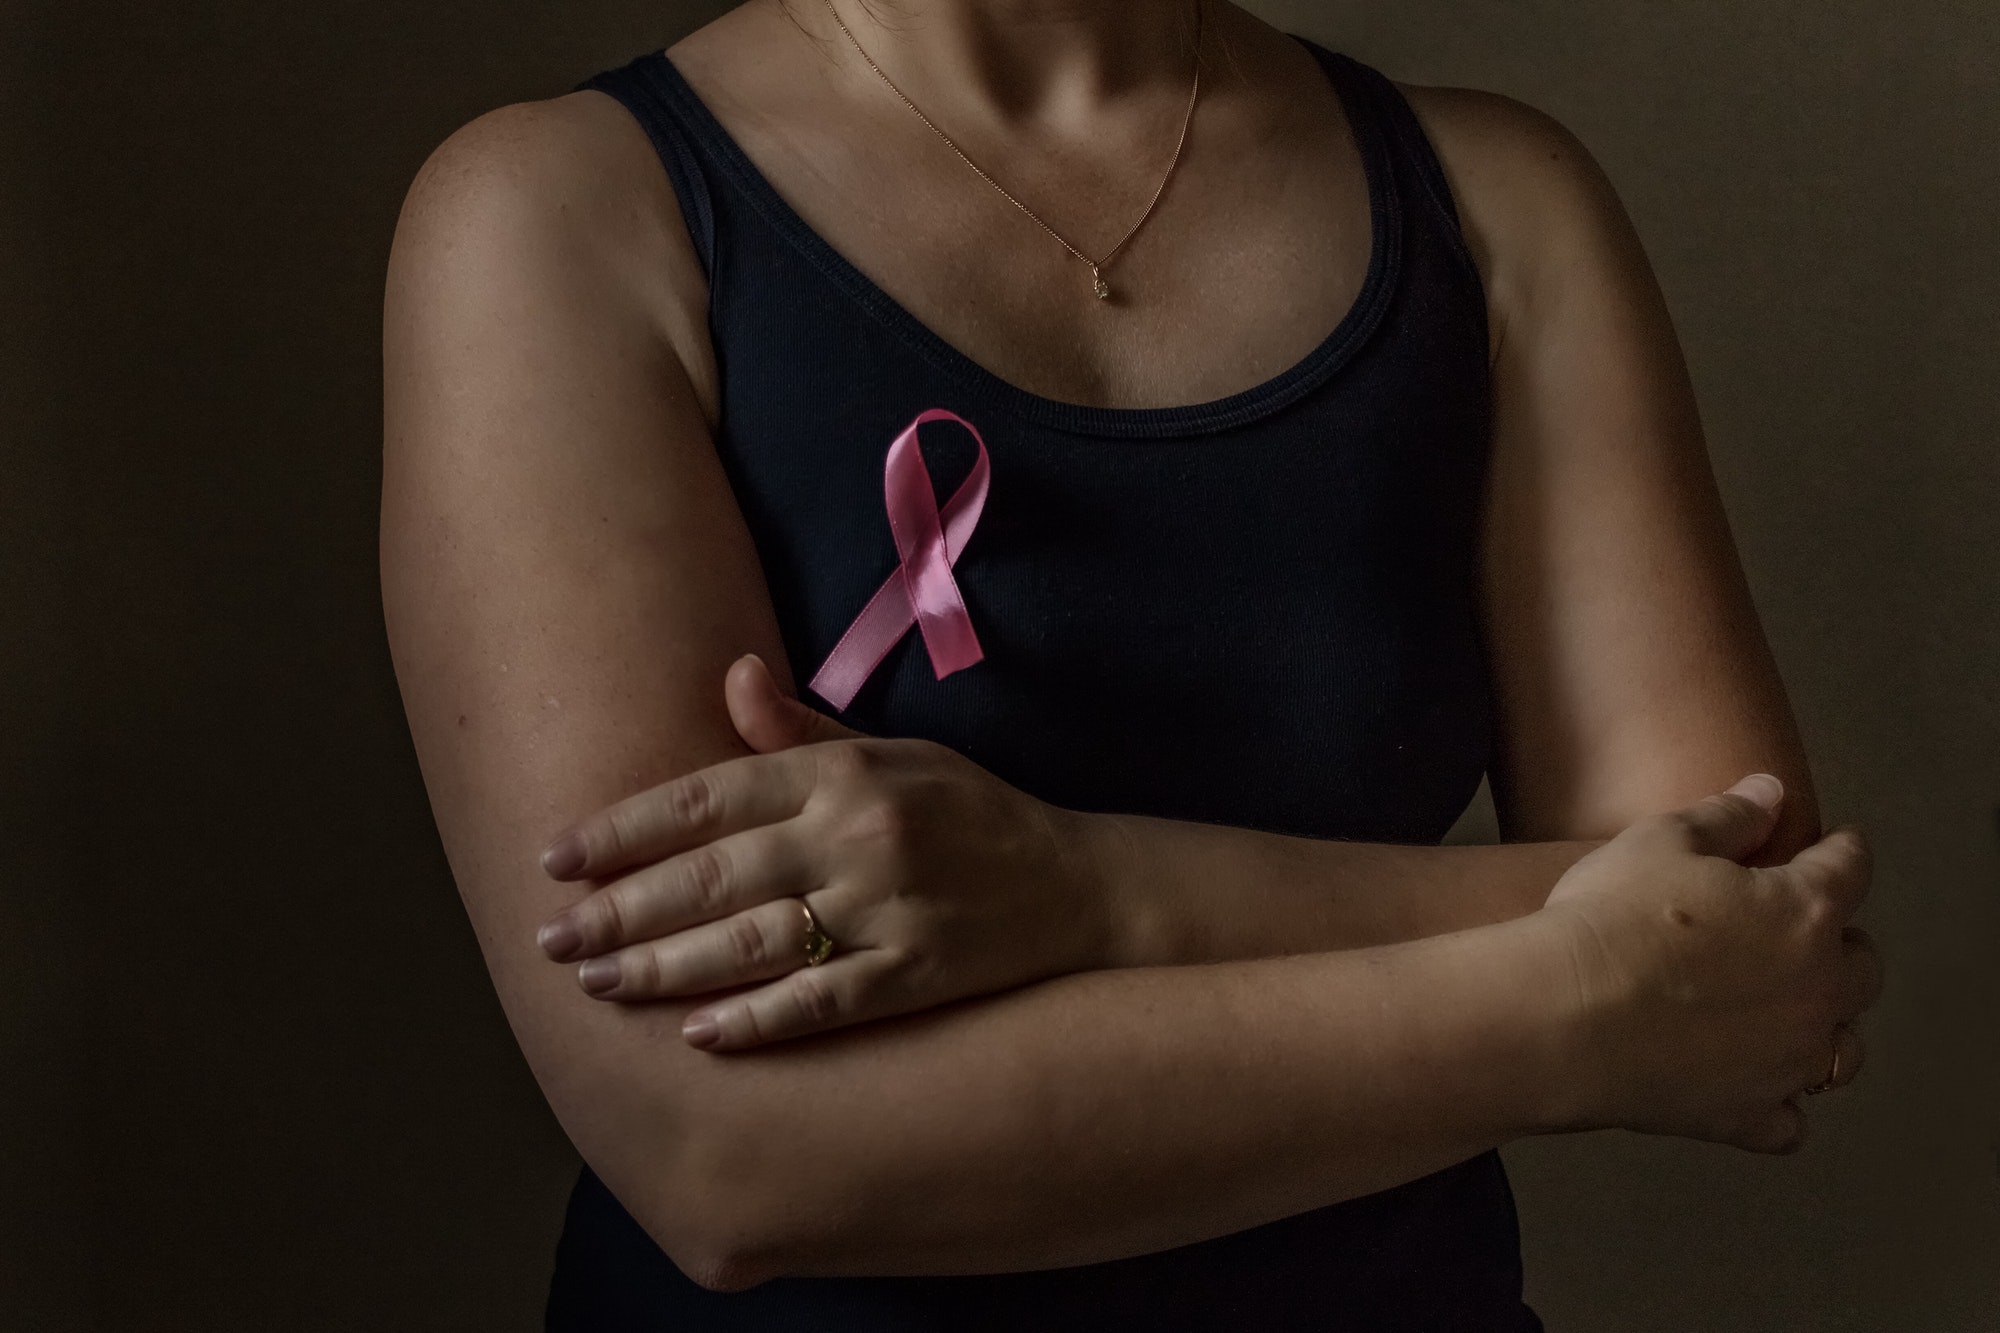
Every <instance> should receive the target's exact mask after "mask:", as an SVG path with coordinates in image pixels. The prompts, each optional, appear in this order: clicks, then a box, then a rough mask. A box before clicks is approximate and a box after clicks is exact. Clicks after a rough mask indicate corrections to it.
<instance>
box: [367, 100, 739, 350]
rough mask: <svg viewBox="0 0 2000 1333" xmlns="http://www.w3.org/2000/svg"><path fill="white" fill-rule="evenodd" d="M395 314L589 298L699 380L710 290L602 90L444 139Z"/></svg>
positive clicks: (539, 305)
mask: <svg viewBox="0 0 2000 1333" xmlns="http://www.w3.org/2000/svg"><path fill="white" fill-rule="evenodd" d="M387 298H388V318H389V320H390V323H391V325H394V324H395V323H396V321H397V320H398V319H399V317H400V318H403V319H405V320H411V319H415V320H420V322H422V323H424V324H426V325H430V326H440V325H441V326H443V327H444V328H446V329H448V328H449V327H450V326H451V325H452V324H455V323H461V322H463V321H465V320H468V319H473V320H476V319H480V318H485V317H487V316H489V315H490V314H491V313H492V312H493V310H494V308H495V307H497V306H506V307H510V308H513V309H516V310H519V309H522V308H528V309H547V308H549V307H550V306H573V305H576V304H578V303H580V302H585V301H587V302H590V303H592V304H593V308H594V309H596V310H597V311H598V312H600V314H601V316H602V317H603V318H605V319H612V320H622V321H625V322H628V323H629V324H630V325H631V326H632V327H634V328H643V329H646V330H648V331H650V332H651V333H654V334H658V335H660V336H663V337H665V338H666V339H667V341H668V342H669V343H670V344H671V345H672V347H673V349H674V350H675V351H676V352H677V353H678V354H679V355H680V357H681V359H682V361H683V362H684V364H687V365H688V367H689V370H690V373H691V374H694V375H695V376H696V378H697V379H699V378H700V376H699V374H698V373H697V367H698V366H699V364H700V363H701V362H702V361H703V360H704V359H705V358H707V357H708V356H710V355H712V353H711V352H710V350H709V349H708V347H707V344H706V328H705V314H704V312H705V309H706V301H707V281H706V278H705V276H704V275H703V273H702V270H701V265H700V261H699V259H698V258H697V257H696V254H695V251H694V246H693V242H692V240H691V239H690V238H689V236H688V232H687V228H686V226H685V224H684V223H683V221H682V219H681V212H680V207H679V204H678V202H677V200H676V198H675V196H674V192H673V188H672V186H671V184H670V183H669V181H668V179H667V176H666V172H665V170H664V168H663V167H662V165H661V163H660V161H659V158H658V155H657V154H656V152H655V150H654V148H653V146H652V143H651V141H650V140H649V139H648V137H647V135H646V133H645V131H644V130H643V129H642V128H641V127H640V126H639V124H638V122H637V121H636V120H634V119H633V118H632V116H631V114H630V113H629V112H627V111H626V110H625V108H624V107H622V106H620V105H619V104H618V103H617V102H616V101H615V100H614V99H612V98H610V97H608V96H606V95H604V94H602V93H597V92H578V93H570V94H567V95H564V96H561V97H556V98H552V99H549V100H547V101H540V102H522V103H517V104H514V105H510V106H504V107H500V108H498V109H497V110H494V111H489V112H487V113H485V114H484V115H481V116H479V117H478V118H477V119H475V120H473V121H471V122H470V123H468V124H466V125H465V126H463V127H461V128H460V129H458V130H457V131H455V132H454V133H452V134H451V135H450V136H449V137H447V138H446V139H445V140H444V142H443V143H441V144H440V145H439V146H438V147H437V148H436V149H435V150H434V151H433V152H432V153H431V154H430V156H429V158H428V159H427V160H426V161H425V162H424V164H423V166H422V168H421V169H420V170H419V171H418V172H417V174H416V177H415V179H414V180H413V181H412V182H411V185H410V188H409V191H408V193H407V195H406V196H405V198H404V201H403V207H402V211H401V214H400V215H399V217H398V219H397V223H396V235H395V241H394V244H393V246H392V248H391V252H390V262H389V272H388V292H387Z"/></svg>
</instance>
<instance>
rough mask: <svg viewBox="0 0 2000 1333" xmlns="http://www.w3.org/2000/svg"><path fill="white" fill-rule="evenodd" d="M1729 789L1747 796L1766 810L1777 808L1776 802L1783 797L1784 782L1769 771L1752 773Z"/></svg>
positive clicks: (1735, 793)
mask: <svg viewBox="0 0 2000 1333" xmlns="http://www.w3.org/2000/svg"><path fill="white" fill-rule="evenodd" d="M1729 790H1730V792H1731V793H1732V794H1734V795H1737V796H1747V797H1749V798H1750V799H1751V800H1752V801H1755V802H1756V803H1757V804H1758V805H1761V806H1763V807H1764V808H1765V809H1766V810H1775V809H1777V808H1778V802H1779V801H1782V800H1783V799H1784V798H1785V784H1784V783H1782V782H1780V781H1778V780H1777V779H1776V778H1775V777H1772V776H1771V775H1770V774H1769V773H1752V774H1751V775H1750V776H1749V777H1747V778H1745V779H1743V781H1741V782H1739V783H1737V784H1736V785H1735V786H1734V787H1731V788H1730V789H1729Z"/></svg>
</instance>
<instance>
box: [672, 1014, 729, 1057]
mask: <svg viewBox="0 0 2000 1333" xmlns="http://www.w3.org/2000/svg"><path fill="white" fill-rule="evenodd" d="M681 1036H682V1037H684V1038H686V1039H687V1044H688V1045H690V1046H699V1047H700V1048H701V1049H702V1050H704V1051H705V1050H707V1049H708V1048H709V1047H711V1046H713V1045H715V1043H716V1042H718V1041H720V1040H722V1029H721V1028H720V1027H718V1026H716V1022H715V1020H714V1019H713V1018H710V1017H709V1016H708V1015H707V1014H689V1015H688V1017H687V1022H685V1023H683V1024H681Z"/></svg>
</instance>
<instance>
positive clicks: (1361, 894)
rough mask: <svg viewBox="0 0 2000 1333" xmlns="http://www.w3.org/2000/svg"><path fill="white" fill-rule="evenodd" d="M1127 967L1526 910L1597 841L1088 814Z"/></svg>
mask: <svg viewBox="0 0 2000 1333" xmlns="http://www.w3.org/2000/svg"><path fill="white" fill-rule="evenodd" d="M1076 837H1077V838H1078V840H1079V842H1080V843H1081V844H1083V845H1084V846H1085V847H1086V848H1087V849H1088V850H1087V855H1088V857H1089V859H1090V863H1091V866H1092V876H1093V878H1094V879H1095V881H1096V882H1097V883H1099V884H1100V885H1101V886H1102V888H1103V892H1104V895H1105V901H1106V908H1107V915H1108V917H1109V921H1110V925H1109V926H1108V928H1107V938H1108V939H1109V941H1110V943H1109V949H1110V951H1111V957H1110V960H1109V965H1111V966H1117V967H1147V966H1171V965H1174V964H1182V963H1201V962H1220V961H1224V960H1229V959H1247V958H1269V957H1277V956H1280V955H1285V954H1297V953H1312V952H1318V951H1323V950H1334V949H1356V948H1366V947H1370V946H1375V945H1384V944H1393V943H1397V942H1399V941H1404V940H1418V939H1425V938H1428V937H1430V936H1434V935H1442V934H1445V933H1447V932H1449V931H1455V930H1466V929H1470V928H1473V927H1478V926H1487V925H1493V924H1497V923H1499V922H1502V921H1510V920H1513V919H1515V918H1517V917H1522V916H1525V915H1527V914H1528V913H1530V912H1533V911H1535V910H1536V909H1537V908H1539V907H1540V906H1541V905H1542V904H1543V902H1544V901H1546V900H1547V898H1548V896H1549V890H1550V889H1551V888H1553V887H1554V885H1555V882H1556V881H1557V880H1558V879H1560V878H1561V877H1562V875H1563V872H1564V871H1566V870H1568V869H1569V868H1570V866H1572V865H1574V864H1575V863H1576V862H1577V861H1578V860H1580V859H1582V857H1583V856H1584V854H1585V853H1587V852H1589V851H1590V850H1591V849H1592V848H1594V847H1598V846H1601V845H1602V844H1601V843H1598V842H1537V843H1514V844H1503V845H1499V846H1477V847H1406V846H1395V845H1389V844H1383V843H1360V842H1340V841H1335V840H1329V839H1317V838H1295V837H1286V836H1283V835H1280V834H1275V833H1262V832H1257V831H1255V830H1250V829H1238V828H1226V827H1222V826H1219V825H1213V824H1199V823H1189V822H1183V821H1177V820H1167V819H1151V818H1146V817H1143V816H1136V815H1085V816H1082V817H1080V819H1079V821H1078V826H1077V833H1076Z"/></svg>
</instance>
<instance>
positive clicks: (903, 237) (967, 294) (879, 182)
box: [690, 60, 1374, 408]
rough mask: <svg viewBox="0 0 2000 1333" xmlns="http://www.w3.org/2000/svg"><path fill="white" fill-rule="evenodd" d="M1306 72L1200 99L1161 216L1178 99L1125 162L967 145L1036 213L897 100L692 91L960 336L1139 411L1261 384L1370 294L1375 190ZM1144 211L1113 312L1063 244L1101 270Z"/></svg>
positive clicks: (986, 363)
mask: <svg viewBox="0 0 2000 1333" xmlns="http://www.w3.org/2000/svg"><path fill="white" fill-rule="evenodd" d="M1304 64H1305V66H1306V67H1305V68H1302V69H1301V70H1299V71H1297V72H1296V77H1295V79H1294V80H1293V81H1292V82H1290V83H1287V84H1285V85H1284V86H1282V87H1280V88H1278V89H1275V90H1274V89H1270V88H1266V89H1261V90H1259V91H1258V92H1256V93H1255V94H1253V93H1251V92H1249V91H1247V90H1240V89H1237V90H1232V89H1231V88H1229V87H1228V86H1226V85H1225V86H1224V87H1223V88H1221V89H1220V90H1218V91H1216V92H1214V93H1212V94H1210V95H1208V96H1206V97H1204V98H1203V99H1201V100H1200V101H1199V102H1198V104H1197V108H1196V116H1195V118H1194V119H1193V120H1192V121H1191V122H1190V128H1189V134H1188V138H1187V140H1186V143H1185V146H1184V148H1183V150H1182V153H1181V156H1180V159H1179V162H1178V165H1177V166H1176V167H1175V169H1174V170H1173V173H1172V175H1171V177H1170V178H1169V179H1168V183H1167V187H1166V190H1165V192H1164V193H1163V194H1162V195H1161V196H1160V199H1159V202H1158V204H1157V206H1156V207H1155V208H1154V210H1153V212H1152V213H1151V214H1150V215H1149V216H1146V209H1147V205H1148V201H1149V200H1150V199H1151V197H1152V194H1153V192H1154V190H1155V189H1156V188H1157V187H1158V186H1159V184H1160V182H1161V180H1162V177H1163V173H1165V171H1166V168H1167V166H1168V163H1169V161H1170V159H1171V157H1172V149H1173V144H1174V134H1175V131H1176V130H1177V128H1178V119H1179V116H1178V111H1179V108H1178V107H1175V106H1172V105H1168V104H1165V103H1163V104H1162V105H1161V106H1160V107H1159V108H1158V110H1159V111H1160V113H1161V114H1160V115H1159V116H1157V117H1155V118H1154V119H1155V120H1156V121H1157V124H1154V125H1151V126H1150V127H1148V126H1146V125H1141V126H1140V127H1139V131H1135V132H1133V133H1132V134H1130V135H1128V136H1126V137H1125V138H1124V139H1123V140H1121V141H1120V142H1119V143H1118V144H1116V145H1113V146H1111V147H1108V148H1107V147H1103V146H1091V145H1083V146H1079V145H1077V144H1074V143H1072V144H1067V145H1065V144H1061V143H1055V142H1051V141H1049V140H1047V139H1045V138H1044V139H1038V138H1037V137H1036V136H1035V135H1034V134H1033V133H1032V132H1027V131H1023V132H1020V133H1018V134H1014V135H998V134H987V135H983V136H970V135H969V136H967V141H966V142H965V143H963V144H961V147H962V148H964V149H966V150H967V151H968V153H969V154H970V155H972V156H973V157H974V160H975V161H976V162H978V163H979V165H980V167H981V169H982V170H984V171H986V172H987V174H988V175H990V176H991V177H992V178H993V180H994V181H997V182H999V183H1000V184H1001V185H1003V186H1005V188H1006V191H1007V194H1011V195H1013V196H1014V199H1017V200H1019V201H1020V204H1021V205H1024V206H1025V207H1026V209H1027V210H1031V211H1032V213H1033V214H1034V215H1035V216H1034V217H1031V216H1029V213H1028V212H1024V211H1023V208H1022V207H1019V206H1017V205H1016V204H1015V203H1014V202H1012V201H1010V200H1009V198H1008V197H1007V195H1006V194H1003V193H1002V192H1001V191H1000V190H999V189H996V188H995V186H994V184H993V183H990V182H989V181H988V180H986V179H982V177H981V176H980V175H979V174H977V173H975V171H974V170H972V169H971V168H970V167H968V166H967V165H966V163H965V162H964V161H962V160H960V158H959V157H958V156H957V155H956V154H954V153H953V152H952V150H951V149H950V148H949V147H948V146H947V145H946V144H945V143H944V142H943V141H942V140H941V139H940V138H939V137H938V136H937V135H936V134H935V133H934V132H933V131H931V130H930V129H928V128H927V127H926V126H925V125H924V124H923V123H922V122H921V121H920V120H918V119H917V118H916V117H915V116H914V115H913V114H911V113H910V112H909V111H908V110H907V108H905V107H903V106H902V105H901V104H900V103H898V102H896V101H895V100H894V99H893V97H892V96H891V95H890V94H889V93H888V91H887V90H886V89H884V88H880V87H876V86H872V85H866V84H864V85H862V86H861V87H859V88H852V87H845V88H831V87H827V86H825V80H824V79H823V78H817V77H815V78H807V77H803V76H802V77H799V78H795V79H790V80H781V79H776V78H774V77H773V76H771V75H770V74H769V73H768V72H767V73H765V74H763V75H762V76H758V77H753V76H751V75H750V74H749V73H748V72H746V71H741V70H735V71H729V72H728V73H729V76H730V77H729V79H728V80H727V81H725V80H724V79H723V73H724V72H723V71H715V72H713V75H712V80H713V81H712V82H709V81H705V80H704V79H703V71H702V70H701V69H700V68H699V66H698V65H697V66H696V67H695V68H694V69H693V71H692V73H691V76H690V77H691V79H692V80H693V81H695V82H696V85H697V91H699V92H701V93H702V94H703V96H704V99H705V100H710V101H712V102H713V103H714V109H715V112H716V114H717V116H718V118H719V119H720V120H721V122H722V123H723V125H724V127H725V129H727V130H728V132H729V133H730V135H731V137H732V138H733V139H734V140H735V141H736V142H737V144H739V145H740V146H741V148H742V150H743V151H744V153H745V154H746V155H747V156H748V158H749V159H750V160H751V161H752V162H753V163H754V164H755V166H756V168H757V170H758V172H759V173H760V174H761V175H762V176H763V177H764V179H765V180H766V181H767V182H768V183H769V184H770V186H771V187H772V188H773V189H774V190H775V191H776V193H777V194H778V196H779V197H781V198H782V199H783V200H784V202H785V204H786V205H787V206H788V207H789V208H790V209H791V210H792V211H793V212H795V213H796V214H797V215H798V216H799V217H800V218H801V219H803V221H804V223H805V224H806V225H807V226H808V227H810V228H811V229H812V231H813V232H815V233H816V234H817V235H818V236H819V237H821V238H823V239H824V240H825V241H826V242H827V243H828V244H829V245H830V246H831V247H832V248H833V249H834V250H835V251H837V252H838V253H839V254H840V255H842V256H843V257H844V258H845V259H846V260H847V261H848V262H850V263H851V264H852V265H853V266H854V268H856V269H857V270H859V271H860V272H861V273H862V274H863V275H865V276H866V277H867V278H868V279H869V280H870V281H871V282H872V283H873V284H874V285H875V286H876V287H878V288H879V289H880V290H881V291H882V292H883V293H885V294H886V295H887V297H888V298H889V299H891V300H893V301H894V302H895V303H896V304H897V305H898V306H900V307H902V309H904V310H905V311H907V312H909V314H911V315H912V316H914V317H915V318H916V319H917V320H918V321H920V322H921V323H922V324H924V325H925V326H927V327H928V328H930V329H931V330H933V331H934V332H935V333H936V334H937V335H938V336H939V337H940V338H941V339H942V340H943V341H944V342H946V343H947V344H949V345H950V346H952V347H953V348H955V349H957V350H958V351H960V352H961V353H963V354H964V355H965V356H967V357H968V358H970V359H971V360H972V361H974V362H976V363H977V364H979V365H981V366H983V367H984V368H985V369H987V370H988V371H990V372H992V373H993V374H995V375H996V376H998V377H999V378H1001V379H1003V380H1006V381H1008V382H1010V383H1012V384H1015V385H1017V386H1019V387H1020V388H1022V389H1025V390H1027V391H1029V392H1031V393H1034V394H1037V395H1040V396H1044V397H1048V398H1052V399H1056V400H1059V401H1062V402H1070V403H1078V404H1088V405H1095V406H1104V407H1125V408H1130V407H1154V406H1167V405H1178V404H1186V403H1197V402H1204V401H1210V400H1213V399H1217V398H1222V397H1226V396H1228V395H1230V394H1233V393H1236V392H1239V391H1241V390H1243V389H1245V388H1248V387H1250V386H1252V385H1256V384H1259V383H1262V382H1264V381H1265V380H1268V379H1270V378H1271V377H1272V376H1274V375H1276V374H1278V373H1280V372H1282V371H1283V370H1285V369H1286V368H1288V367H1290V366H1291V365H1293V364H1295V363H1296V362H1297V361H1299V360H1300V359H1301V358H1302V357H1304V356H1305V355H1306V354H1307V353H1309V352H1310V351H1311V350H1312V349H1313V348H1314V347H1315V346H1316V345H1318V344H1319V343H1320V342H1321V341H1322V340H1324V339H1325V338H1326V336H1327V335H1328V333H1329V331H1330V330H1332V329H1333V328H1334V327H1335V326H1336V325H1337V324H1338V323H1339V322H1340V320H1341V318H1342V317H1343V316H1344V315H1345V314H1346V312H1347V311H1348V310H1349V309H1350V308H1351V307H1352V305H1353V303H1354V301H1355V299H1356V297H1357V296H1358V294H1359V293H1360V291H1361V289H1362V287H1363V284H1364V281H1365V278H1366V274H1367V270H1368V267H1369V262H1370V259H1371V255H1372V248H1373V241H1374V236H1373V229H1372V219H1371V208H1370V203H1371V200H1370V182H1369V180H1368V178H1367V173H1366V171H1365V169H1364V166H1363V160H1362V156H1361V153H1360V151H1359V149H1358V148H1357V145H1356V142H1355V138H1354V134H1353V132H1352V128H1351V126H1350V124H1349V122H1348V119H1347V116H1346V114H1345V112H1344V110H1343V107H1342V103H1341V99H1340V97H1339V96H1338V94H1337V93H1336V91H1335V90H1334V89H1333V88H1332V87H1331V85H1330V84H1329V83H1328V82H1327V80H1326V78H1325V77H1324V76H1323V75H1322V74H1321V73H1320V72H1319V70H1318V69H1317V68H1316V67H1311V62H1310V60H1306V61H1305V62H1304ZM704 83H706V86H703V85H704ZM1147 128H1150V129H1151V130H1153V131H1154V132H1152V133H1150V134H1147V133H1143V132H1140V131H1143V130H1145V129H1147ZM1142 216H1146V221H1145V223H1144V225H1143V227H1142V228H1141V229H1140V230H1139V231H1138V232H1137V233H1136V234H1134V235H1133V237H1132V239H1131V241H1130V242H1129V244H1128V245H1127V246H1126V248H1125V249H1124V250H1123V251H1121V252H1120V253H1119V254H1118V255H1117V256H1116V258H1115V259H1114V260H1113V262H1112V263H1111V264H1110V265H1109V266H1108V267H1107V268H1106V269H1105V272H1104V276H1105V279H1106V282H1107V284H1108V286H1109V288H1110V290H1111V292H1112V296H1111V298H1110V299H1109V300H1100V299H1098V298H1097V297H1096V296H1095V295H1094V293H1093V289H1092V276H1091V271H1090V268H1089V267H1088V265H1087V264H1086V263H1085V262H1084V261H1083V260H1080V259H1079V258H1077V257H1076V256H1075V255H1074V254H1072V253H1070V251H1069V250H1068V249H1066V248H1065V246H1064V244H1063V242H1064V241H1067V242H1069V244H1070V245H1073V246H1074V247H1075V248H1076V249H1077V250H1079V251H1081V252H1082V253H1083V254H1084V255H1087V256H1090V257H1093V258H1099V257H1102V256H1103V255H1104V254H1105V252H1106V251H1107V250H1109V249H1110V248H1111V247H1112V246H1114V245H1116V244H1117V243H1118V241H1119V240H1120V238H1122V237H1123V236H1125V234H1126V233H1127V231H1128V230H1129V229H1130V228H1131V226H1132V225H1133V224H1134V223H1135V222H1138V221H1139V220H1140V218H1141V217H1142ZM1036 218H1039V219H1040V222H1041V223H1046V224H1047V226H1048V227H1049V228H1052V229H1053V230H1054V231H1055V232H1056V233H1057V235H1059V236H1060V237H1061V238H1062V239H1061V240H1058V239H1057V236H1052V235H1051V234H1050V232H1049V231H1048V230H1045V229H1044V227H1043V226H1042V225H1040V223H1038V222H1037V220H1036Z"/></svg>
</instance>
